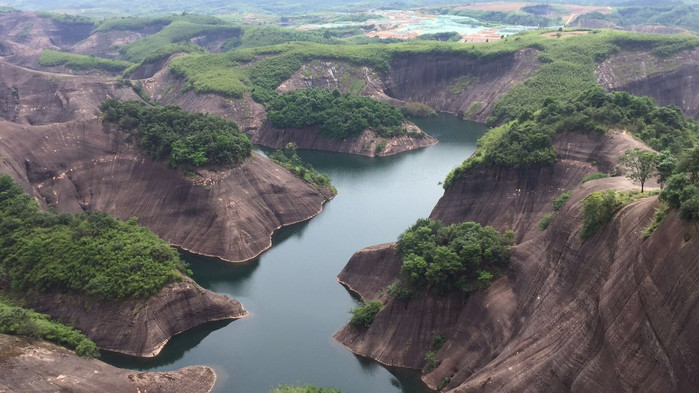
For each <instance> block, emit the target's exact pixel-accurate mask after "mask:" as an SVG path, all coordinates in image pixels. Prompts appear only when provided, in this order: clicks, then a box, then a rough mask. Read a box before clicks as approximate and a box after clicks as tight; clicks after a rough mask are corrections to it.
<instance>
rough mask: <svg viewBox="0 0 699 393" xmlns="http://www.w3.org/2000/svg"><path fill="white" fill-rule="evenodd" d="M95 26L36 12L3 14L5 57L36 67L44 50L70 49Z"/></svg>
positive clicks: (1, 35)
mask: <svg viewBox="0 0 699 393" xmlns="http://www.w3.org/2000/svg"><path fill="white" fill-rule="evenodd" d="M93 29H94V25H93V24H91V23H74V24H73V23H63V22H59V21H57V20H54V19H53V18H41V17H39V16H38V15H37V14H36V13H34V12H6V13H0V41H2V43H3V46H5V47H6V50H5V51H4V52H5V53H4V54H3V57H4V59H5V60H7V61H9V62H11V63H13V64H18V65H23V66H31V67H37V66H38V59H39V56H40V55H41V51H43V50H45V49H52V50H60V49H66V48H69V47H71V46H73V45H75V44H76V43H78V42H80V41H82V40H84V39H86V38H87V37H88V36H89V35H90V33H91V32H92V30H93Z"/></svg>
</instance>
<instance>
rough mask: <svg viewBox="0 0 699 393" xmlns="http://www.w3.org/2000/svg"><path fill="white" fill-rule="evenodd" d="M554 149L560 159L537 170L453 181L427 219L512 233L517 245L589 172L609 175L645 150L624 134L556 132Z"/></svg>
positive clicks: (484, 172) (480, 173) (488, 172)
mask: <svg viewBox="0 0 699 393" xmlns="http://www.w3.org/2000/svg"><path fill="white" fill-rule="evenodd" d="M554 146H555V148H556V152H557V154H558V161H557V162H556V164H555V165H553V166H548V167H541V168H524V169H512V168H487V169H474V170H471V171H469V172H468V173H466V174H465V175H463V176H462V177H461V178H460V179H458V180H457V181H455V182H454V185H453V186H452V187H451V188H450V189H449V190H447V191H445V193H444V195H443V196H442V197H441V198H440V199H439V202H437V205H436V206H435V208H434V209H433V210H432V213H431V214H430V217H431V218H433V219H436V220H440V221H443V222H444V223H447V224H451V223H455V222H463V221H475V222H478V223H481V224H483V225H493V226H495V227H496V228H499V229H503V230H504V229H512V230H514V231H515V233H516V238H517V241H518V242H521V241H523V240H528V239H530V238H531V237H532V236H535V235H537V232H538V230H537V223H538V222H539V220H541V219H542V218H543V217H544V216H545V215H546V214H549V213H551V210H552V208H551V204H552V202H553V200H554V199H555V198H556V197H557V196H559V195H560V194H562V193H564V192H566V191H570V190H572V189H573V188H575V187H576V186H577V185H579V184H580V182H581V181H582V178H583V177H584V176H585V175H587V174H589V173H592V172H597V171H600V172H611V171H613V169H614V167H615V165H616V163H617V159H618V157H619V156H621V155H622V154H623V153H624V152H625V151H626V150H628V149H633V148H635V147H639V148H645V147H644V145H643V144H642V143H641V142H638V141H637V140H635V139H633V138H631V137H630V136H628V135H624V134H615V133H610V134H605V135H602V134H598V133H565V134H559V135H558V136H557V137H556V139H555V141H554Z"/></svg>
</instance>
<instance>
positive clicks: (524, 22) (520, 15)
mask: <svg viewBox="0 0 699 393" xmlns="http://www.w3.org/2000/svg"><path fill="white" fill-rule="evenodd" d="M526 9H527V7H524V8H522V11H525V10H526ZM522 11H514V12H501V11H479V10H457V9H453V8H443V9H438V10H437V12H438V13H440V14H443V15H444V14H448V15H458V16H467V17H469V18H473V19H477V20H480V21H484V22H490V23H492V24H493V25H501V24H505V25H518V26H542V27H546V26H559V25H562V24H563V20H562V19H561V18H550V17H547V16H543V15H545V14H543V15H541V14H536V13H532V12H522Z"/></svg>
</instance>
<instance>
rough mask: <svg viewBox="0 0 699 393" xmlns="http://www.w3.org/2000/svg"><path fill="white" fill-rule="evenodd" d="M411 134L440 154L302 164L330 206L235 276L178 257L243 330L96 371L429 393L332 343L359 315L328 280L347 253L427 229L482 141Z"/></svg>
mask: <svg viewBox="0 0 699 393" xmlns="http://www.w3.org/2000/svg"><path fill="white" fill-rule="evenodd" d="M417 123H418V125H420V126H421V127H422V128H423V129H424V130H425V131H426V132H427V133H429V134H431V135H433V136H435V137H437V138H438V139H439V140H440V143H439V144H438V145H436V146H432V147H428V148H426V149H422V150H418V151H413V152H408V153H404V154H400V155H398V156H393V157H382V158H366V157H358V156H351V155H345V154H335V153H326V152H312V151H302V152H300V155H301V156H302V158H303V159H304V160H306V161H308V162H310V163H311V164H312V165H313V166H314V167H315V168H316V169H318V170H319V171H321V172H324V173H327V174H328V175H330V177H331V179H332V182H333V184H334V185H335V186H336V187H337V190H338V195H337V197H335V199H333V200H332V201H330V202H328V203H327V204H326V205H325V207H324V210H323V212H321V213H320V214H319V215H318V216H317V217H315V218H313V219H312V220H311V221H309V222H305V223H302V224H297V225H294V226H291V227H288V228H285V229H282V230H280V231H279V232H278V233H276V234H275V236H274V246H273V247H272V249H271V250H269V251H268V252H266V253H265V254H263V255H262V257H260V258H259V259H258V260H255V261H253V262H250V263H247V264H243V265H232V264H227V263H223V262H220V261H216V260H212V259H208V258H203V257H198V256H195V255H191V254H186V255H184V258H185V259H186V260H187V261H188V262H189V263H190V264H191V268H192V270H193V272H194V276H193V278H194V279H195V280H196V281H197V282H198V283H199V284H200V285H202V286H203V287H205V288H207V289H210V290H212V291H215V292H220V293H224V294H226V295H228V296H230V297H233V298H235V299H237V300H239V301H240V302H241V303H242V304H243V305H244V306H245V308H246V309H247V310H248V311H249V312H250V315H249V316H248V317H247V318H243V319H241V320H238V321H234V322H230V323H228V322H224V323H212V324H208V325H206V326H203V327H199V328H196V329H192V330H190V331H187V332H185V333H183V334H180V335H178V336H176V337H174V338H173V339H172V341H171V342H170V343H169V344H168V345H167V346H166V347H165V349H164V350H163V352H162V353H161V355H160V356H158V357H157V358H155V359H134V358H129V357H125V356H120V355H115V354H105V355H104V356H103V360H105V361H107V362H108V363H111V364H113V365H115V366H119V367H125V368H132V369H139V370H152V371H164V370H173V369H177V368H180V367H185V366H189V365H193V364H205V365H209V366H211V367H213V368H214V369H215V370H216V373H217V375H218V379H217V383H216V388H215V391H217V392H240V393H265V392H269V390H270V388H272V387H276V386H278V385H280V384H297V383H298V384H311V383H312V384H315V385H318V386H333V387H336V388H339V389H341V390H343V391H344V392H346V393H389V392H404V393H408V392H410V393H423V392H429V389H427V388H426V387H425V386H424V385H423V384H422V383H421V382H420V379H419V373H418V372H417V371H410V370H403V369H388V368H384V367H383V366H381V365H379V364H378V363H376V362H374V361H371V360H368V359H364V358H360V357H358V356H355V355H354V354H352V353H351V352H350V351H348V350H347V349H345V348H344V347H343V346H342V345H340V344H338V343H337V342H335V341H334V340H333V338H332V336H333V334H334V333H335V332H336V331H337V330H338V329H340V327H342V326H343V325H344V324H345V323H346V322H347V320H348V319H349V312H348V311H349V309H350V308H352V307H354V306H355V305H356V300H354V299H353V298H352V297H351V296H350V294H349V293H348V292H347V291H346V290H345V289H344V288H343V287H342V286H341V285H340V284H338V283H337V281H336V279H335V276H336V275H337V274H338V273H339V272H340V271H341V270H342V268H343V267H344V266H345V264H346V263H347V261H348V260H349V258H350V257H351V256H352V254H353V253H354V252H355V251H357V250H359V249H361V248H363V247H367V246H371V245H375V244H379V243H385V242H390V241H395V240H396V238H397V237H398V235H399V234H400V233H401V232H403V231H404V230H405V229H406V228H407V227H408V226H410V225H411V224H413V223H414V222H415V220H416V219H418V218H420V217H427V216H428V215H429V213H430V211H431V210H432V208H433V207H434V205H435V203H436V202H437V200H438V199H439V197H440V196H441V195H442V192H443V190H442V187H441V186H440V185H439V184H438V182H439V181H440V180H443V179H444V177H445V176H446V175H447V173H448V172H449V171H450V170H451V169H452V168H454V167H455V166H456V165H458V164H459V163H460V162H462V161H463V160H464V159H465V158H466V157H468V156H470V155H471V154H472V153H473V151H474V150H475V146H476V140H477V139H478V138H479V137H480V136H481V135H482V134H483V133H484V132H485V129H486V128H485V126H483V125H481V124H477V123H472V122H465V121H461V120H459V119H458V118H456V117H454V116H450V115H445V114H440V115H439V116H437V117H435V118H430V119H423V120H420V121H418V122H417Z"/></svg>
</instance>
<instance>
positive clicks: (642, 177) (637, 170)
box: [619, 148, 658, 192]
mask: <svg viewBox="0 0 699 393" xmlns="http://www.w3.org/2000/svg"><path fill="white" fill-rule="evenodd" d="M657 158H658V155H657V154H656V153H653V152H650V151H645V150H641V149H639V148H635V149H633V150H627V151H626V152H625V153H624V155H622V156H621V157H619V163H620V164H621V165H623V166H624V167H626V169H628V170H629V173H628V174H627V175H626V177H628V178H629V179H631V180H638V181H639V182H641V192H643V185H644V184H645V183H646V180H648V178H649V177H651V176H653V175H655V174H656V172H657V169H656V166H655V163H656V161H657Z"/></svg>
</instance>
